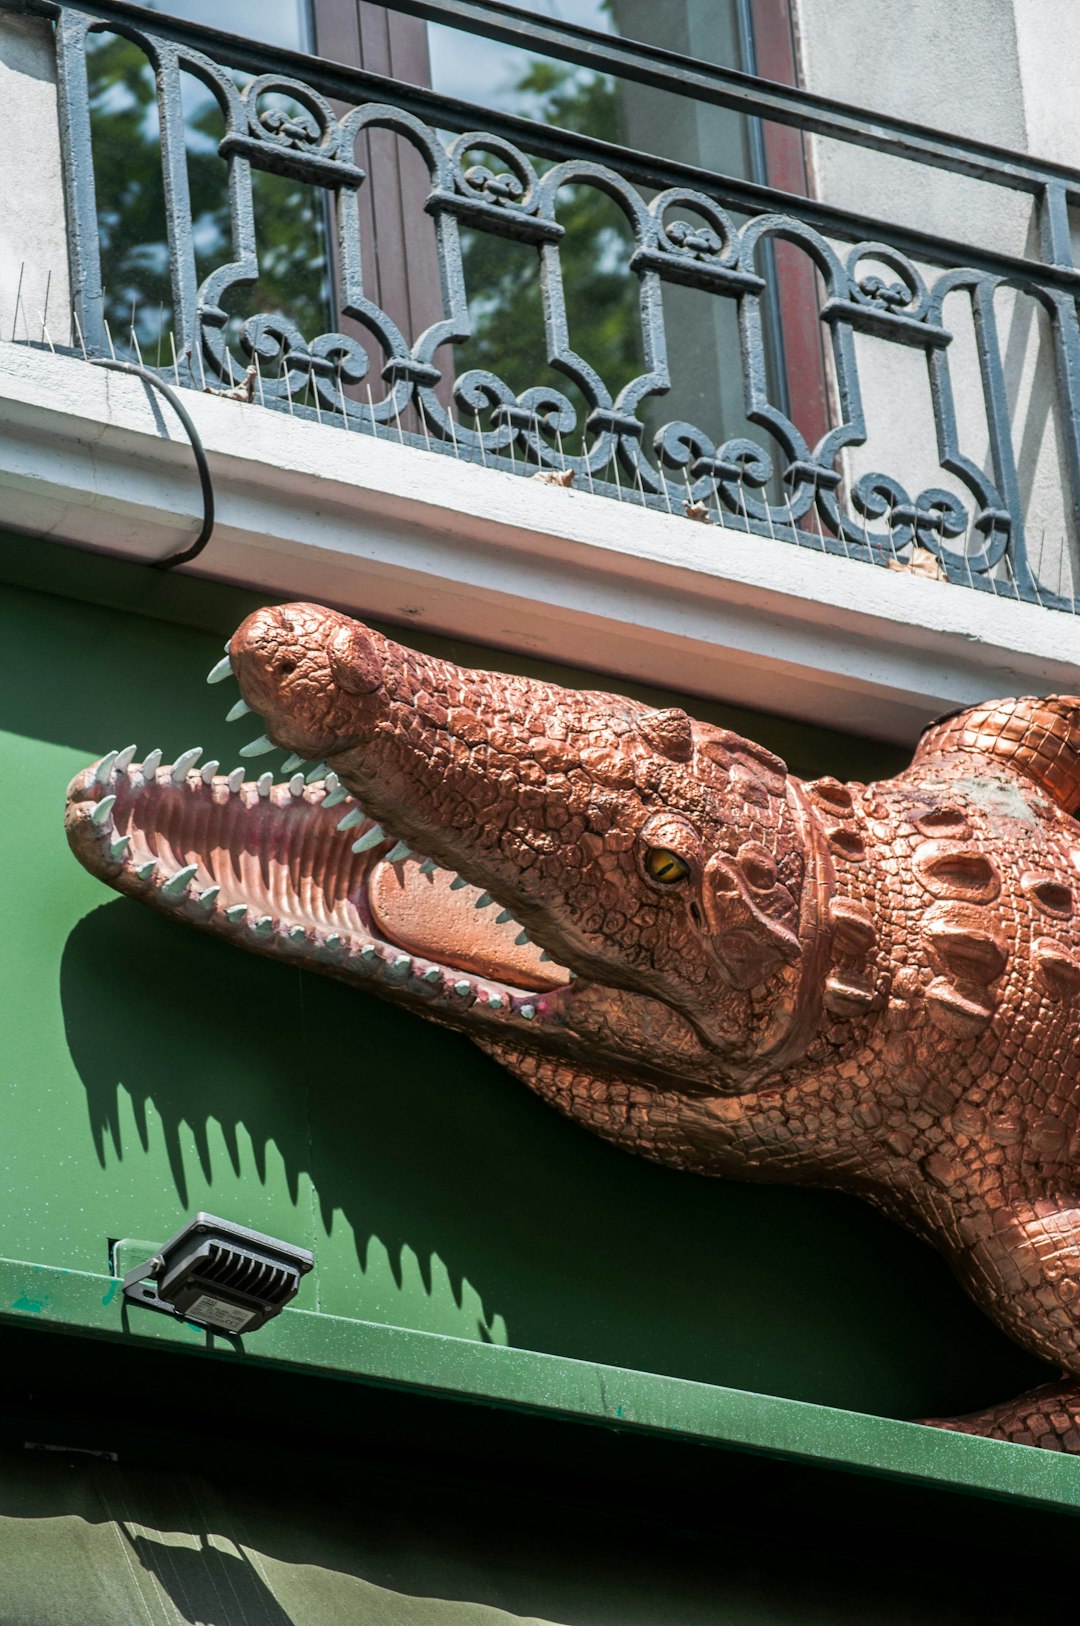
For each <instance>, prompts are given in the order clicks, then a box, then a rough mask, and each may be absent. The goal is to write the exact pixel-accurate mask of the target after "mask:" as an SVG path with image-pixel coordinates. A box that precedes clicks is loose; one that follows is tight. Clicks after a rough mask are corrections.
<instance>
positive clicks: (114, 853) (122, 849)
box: [109, 836, 131, 862]
mask: <svg viewBox="0 0 1080 1626" xmlns="http://www.w3.org/2000/svg"><path fill="white" fill-rule="evenodd" d="M130 846H131V837H130V836H117V838H116V840H115V841H110V842H109V857H110V858H111V859H112V860H113V861H114V862H118V861H119V860H120V859H121V858H123V857H124V855H125V853H126V852H127V850H128V848H129V847H130Z"/></svg>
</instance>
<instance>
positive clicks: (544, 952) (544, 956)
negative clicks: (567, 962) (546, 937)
mask: <svg viewBox="0 0 1080 1626" xmlns="http://www.w3.org/2000/svg"><path fill="white" fill-rule="evenodd" d="M540 958H541V959H542V960H547V962H548V963H549V965H553V964H554V963H555V962H554V961H553V960H552V958H551V955H550V954H549V953H548V951H547V949H543V950H542V951H541V954H540Z"/></svg>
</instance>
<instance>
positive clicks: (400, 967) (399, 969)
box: [390, 954, 412, 977]
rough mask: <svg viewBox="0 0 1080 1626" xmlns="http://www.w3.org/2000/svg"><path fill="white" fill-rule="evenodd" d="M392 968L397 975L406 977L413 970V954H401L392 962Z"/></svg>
mask: <svg viewBox="0 0 1080 1626" xmlns="http://www.w3.org/2000/svg"><path fill="white" fill-rule="evenodd" d="M390 970H391V971H393V972H395V973H396V975H397V976H399V977H404V976H407V975H408V973H409V972H410V971H411V970H412V955H411V954H399V955H397V956H396V958H395V959H393V960H392V961H391V962H390Z"/></svg>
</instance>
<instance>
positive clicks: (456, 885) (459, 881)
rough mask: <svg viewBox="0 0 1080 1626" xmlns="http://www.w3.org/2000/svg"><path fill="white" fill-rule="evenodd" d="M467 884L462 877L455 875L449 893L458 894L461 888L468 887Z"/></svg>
mask: <svg viewBox="0 0 1080 1626" xmlns="http://www.w3.org/2000/svg"><path fill="white" fill-rule="evenodd" d="M468 884H469V883H468V881H467V880H466V879H465V877H464V875H455V876H454V879H453V880H452V881H451V882H450V890H451V892H460V891H461V889H462V887H463V886H468Z"/></svg>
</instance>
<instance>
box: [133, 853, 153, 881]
mask: <svg viewBox="0 0 1080 1626" xmlns="http://www.w3.org/2000/svg"><path fill="white" fill-rule="evenodd" d="M156 869H157V859H156V858H148V859H147V860H146V863H145V864H137V865H136V866H135V873H136V875H137V876H138V877H139V880H140V881H148V880H150V878H151V876H152V875H153V874H154V872H155V870H156Z"/></svg>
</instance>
